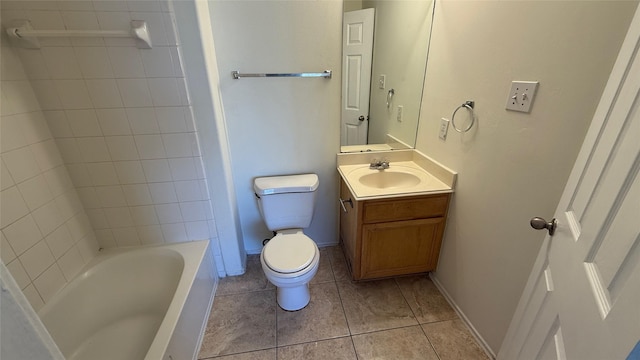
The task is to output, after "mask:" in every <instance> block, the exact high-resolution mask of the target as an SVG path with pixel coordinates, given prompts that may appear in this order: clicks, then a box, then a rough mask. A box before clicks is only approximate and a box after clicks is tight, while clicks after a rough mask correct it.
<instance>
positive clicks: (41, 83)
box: [31, 80, 63, 110]
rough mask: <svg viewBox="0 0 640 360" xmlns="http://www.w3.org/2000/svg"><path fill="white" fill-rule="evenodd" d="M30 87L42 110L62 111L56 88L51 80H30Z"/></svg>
mask: <svg viewBox="0 0 640 360" xmlns="http://www.w3.org/2000/svg"><path fill="white" fill-rule="evenodd" d="M31 85H32V86H33V91H34V93H35V94H36V98H37V99H38V103H39V104H40V108H41V109H42V110H60V109H63V107H62V101H61V100H60V97H59V96H58V88H57V87H56V83H55V82H54V81H53V80H32V81H31Z"/></svg>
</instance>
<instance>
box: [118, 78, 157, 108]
mask: <svg viewBox="0 0 640 360" xmlns="http://www.w3.org/2000/svg"><path fill="white" fill-rule="evenodd" d="M118 89H119V90H120V95H121V96H122V102H123V103H124V106H125V107H148V106H153V102H152V100H151V94H150V93H149V87H148V85H147V80H145V79H118Z"/></svg>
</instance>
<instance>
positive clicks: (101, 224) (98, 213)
mask: <svg viewBox="0 0 640 360" xmlns="http://www.w3.org/2000/svg"><path fill="white" fill-rule="evenodd" d="M87 217H89V222H90V223H91V226H93V229H94V230H99V229H109V228H110V226H109V222H108V221H107V216H106V215H105V214H104V209H87Z"/></svg>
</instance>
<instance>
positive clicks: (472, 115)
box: [451, 101, 476, 133]
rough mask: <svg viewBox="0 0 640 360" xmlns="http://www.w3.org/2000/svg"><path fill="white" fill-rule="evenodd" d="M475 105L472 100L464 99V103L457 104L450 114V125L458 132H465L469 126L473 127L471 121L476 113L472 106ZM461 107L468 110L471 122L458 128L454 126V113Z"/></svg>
mask: <svg viewBox="0 0 640 360" xmlns="http://www.w3.org/2000/svg"><path fill="white" fill-rule="evenodd" d="M474 105H475V102H474V101H465V103H464V104H462V105H460V106H458V107H457V108H456V109H455V110H454V111H453V114H452V115H451V126H453V129H454V130H455V131H457V132H459V133H466V132H467V131H469V130H471V127H473V123H474V122H475V121H476V114H475V113H474V112H473V106H474ZM462 108H466V109H467V110H469V111H470V112H471V124H469V126H467V128H466V129H462V130H461V129H458V127H457V126H456V121H455V120H456V113H457V112H458V110H460V109H462Z"/></svg>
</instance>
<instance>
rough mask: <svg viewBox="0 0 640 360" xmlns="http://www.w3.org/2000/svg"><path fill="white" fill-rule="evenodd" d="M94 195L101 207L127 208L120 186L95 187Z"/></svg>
mask: <svg viewBox="0 0 640 360" xmlns="http://www.w3.org/2000/svg"><path fill="white" fill-rule="evenodd" d="M96 195H97V196H98V199H99V200H100V205H101V206H102V207H105V208H107V207H122V206H127V201H126V200H125V197H124V193H123V191H122V187H121V186H120V185H111V186H96Z"/></svg>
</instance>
